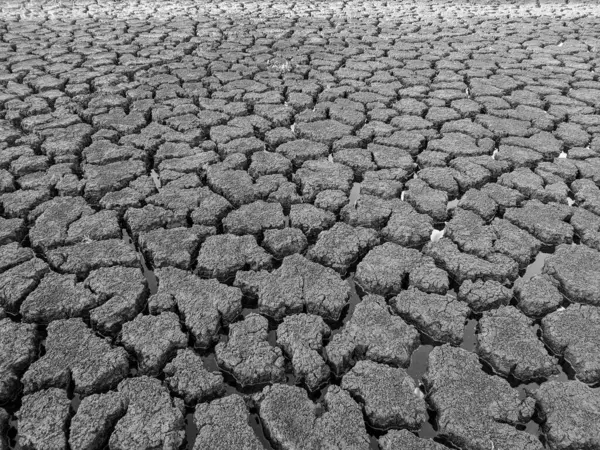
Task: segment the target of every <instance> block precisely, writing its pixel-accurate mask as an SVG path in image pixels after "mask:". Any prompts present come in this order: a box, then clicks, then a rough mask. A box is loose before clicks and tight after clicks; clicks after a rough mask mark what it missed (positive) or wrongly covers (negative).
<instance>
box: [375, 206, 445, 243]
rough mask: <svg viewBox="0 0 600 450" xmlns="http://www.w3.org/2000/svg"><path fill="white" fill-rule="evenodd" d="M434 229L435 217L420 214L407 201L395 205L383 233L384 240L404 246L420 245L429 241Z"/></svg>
mask: <svg viewBox="0 0 600 450" xmlns="http://www.w3.org/2000/svg"><path fill="white" fill-rule="evenodd" d="M432 231H433V219H432V218H431V217H429V216H428V215H426V214H420V213H418V212H417V211H415V209H414V208H413V207H412V206H410V205H409V204H408V203H406V202H400V203H398V204H397V205H394V211H393V212H392V214H391V216H390V218H389V220H388V222H387V225H386V226H385V228H383V230H381V234H382V236H383V238H384V240H386V241H389V242H393V243H394V244H398V245H402V246H404V247H418V246H420V245H423V244H425V243H427V242H428V241H429V240H430V238H431V233H432Z"/></svg>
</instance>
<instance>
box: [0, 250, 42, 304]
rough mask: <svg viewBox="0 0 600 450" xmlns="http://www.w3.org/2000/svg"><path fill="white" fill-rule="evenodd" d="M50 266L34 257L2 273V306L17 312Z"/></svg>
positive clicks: (0, 285) (0, 297) (0, 300)
mask: <svg viewBox="0 0 600 450" xmlns="http://www.w3.org/2000/svg"><path fill="white" fill-rule="evenodd" d="M49 271H50V267H48V264H46V263H45V262H44V261H42V260H41V259H38V258H32V259H30V260H28V261H25V262H24V263H21V264H19V265H18V266H15V267H13V268H12V269H9V270H7V271H6V272H3V273H2V274H0V306H1V307H3V308H4V309H6V310H7V311H10V312H15V313H16V312H17V311H18V310H19V307H20V306H21V302H22V301H23V300H24V299H25V297H26V296H27V294H29V293H30V292H32V291H33V290H34V289H35V288H36V286H37V285H38V284H39V283H40V280H41V279H42V278H43V276H44V275H45V274H46V273H48V272H49Z"/></svg>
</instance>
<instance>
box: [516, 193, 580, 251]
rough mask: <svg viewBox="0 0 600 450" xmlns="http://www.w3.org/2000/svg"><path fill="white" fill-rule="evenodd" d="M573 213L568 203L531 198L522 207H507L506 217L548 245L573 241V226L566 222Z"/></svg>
mask: <svg viewBox="0 0 600 450" xmlns="http://www.w3.org/2000/svg"><path fill="white" fill-rule="evenodd" d="M572 214H573V212H572V210H571V208H570V207H569V206H567V205H561V204H559V203H548V204H544V203H541V202H540V201H538V200H530V201H528V202H526V203H525V204H524V205H523V206H522V207H521V208H509V209H507V210H506V212H505V213H504V218H505V219H506V220H508V221H510V222H512V223H514V224H515V225H517V226H518V227H520V228H523V229H524V230H526V231H528V232H529V233H531V234H533V235H534V236H535V237H536V238H537V239H539V240H540V241H542V242H543V243H544V244H546V245H559V244H564V243H566V244H570V243H571V242H572V241H573V227H572V226H571V225H569V224H568V223H567V222H566V221H567V220H569V219H570V217H571V215H572Z"/></svg>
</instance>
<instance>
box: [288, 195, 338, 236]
mask: <svg viewBox="0 0 600 450" xmlns="http://www.w3.org/2000/svg"><path fill="white" fill-rule="evenodd" d="M334 224H335V214H333V213H332V212H331V211H325V210H323V209H320V208H317V207H316V206H313V205H311V204H310V203H300V204H297V205H292V207H291V208H290V225H291V226H292V227H294V228H298V229H300V230H301V231H302V233H304V235H306V237H307V238H308V239H316V237H317V236H318V235H319V233H321V232H322V231H323V230H326V229H327V228H330V227H331V226H333V225H334Z"/></svg>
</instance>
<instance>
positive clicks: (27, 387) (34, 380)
mask: <svg viewBox="0 0 600 450" xmlns="http://www.w3.org/2000/svg"><path fill="white" fill-rule="evenodd" d="M128 373H129V358H128V355H127V352H126V351H125V350H124V349H122V348H120V347H112V346H111V345H110V343H109V342H107V341H106V340H104V339H101V338H99V337H96V336H95V335H94V333H93V332H92V331H91V330H90V329H89V328H88V327H87V326H86V325H85V323H84V322H83V320H81V319H68V320H56V321H54V322H52V323H50V325H48V337H47V339H46V354H45V355H44V356H42V357H41V358H40V359H38V360H37V361H36V362H34V363H33V364H31V366H29V369H28V370H27V372H25V374H24V375H23V379H22V380H21V381H22V382H23V385H24V391H25V393H30V392H34V391H38V390H40V389H45V388H49V387H59V388H64V389H66V388H67V387H69V386H70V384H71V383H73V387H74V390H75V392H77V393H78V394H82V395H89V394H93V393H96V392H100V391H105V390H108V389H111V388H113V387H114V386H116V385H117V383H119V381H121V380H122V379H123V378H124V377H126V376H127V374H128Z"/></svg>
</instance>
